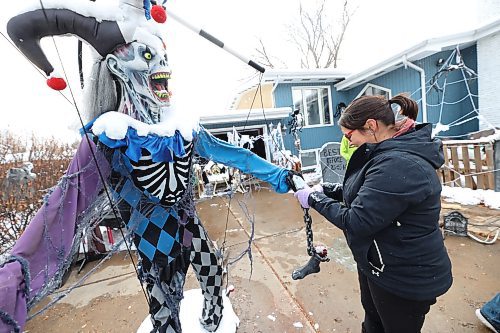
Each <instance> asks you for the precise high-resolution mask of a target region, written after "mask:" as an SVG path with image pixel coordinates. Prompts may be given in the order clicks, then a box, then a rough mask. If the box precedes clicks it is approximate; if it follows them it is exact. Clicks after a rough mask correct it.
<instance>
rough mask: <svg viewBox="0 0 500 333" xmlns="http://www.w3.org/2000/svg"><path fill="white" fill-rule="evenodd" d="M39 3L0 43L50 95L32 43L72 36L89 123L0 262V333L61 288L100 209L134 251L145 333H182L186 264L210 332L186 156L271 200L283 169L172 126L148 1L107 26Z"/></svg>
mask: <svg viewBox="0 0 500 333" xmlns="http://www.w3.org/2000/svg"><path fill="white" fill-rule="evenodd" d="M40 4H43V7H41V6H40V8H33V9H31V10H28V11H26V12H24V13H22V14H19V15H18V16H16V17H14V18H12V19H11V20H10V21H9V23H8V32H9V35H10V37H11V39H12V40H13V42H14V43H15V44H16V46H17V47H18V48H19V49H20V51H21V52H22V53H23V54H24V55H26V56H27V57H28V59H30V60H31V61H32V62H33V63H34V64H35V65H36V66H37V67H38V68H40V69H41V70H42V71H43V72H45V74H46V75H47V77H49V81H48V84H49V86H51V87H52V88H54V89H63V88H64V87H65V86H66V83H65V82H64V80H63V79H62V78H61V77H58V76H57V74H56V72H55V71H54V68H53V67H52V65H51V64H50V62H49V61H48V60H47V58H46V57H45V55H44V53H43V51H42V50H41V48H40V44H39V40H40V38H42V37H46V36H54V35H73V36H78V37H79V38H80V39H81V40H84V41H86V42H87V43H88V44H90V45H91V46H92V47H93V50H94V51H95V52H96V61H95V63H94V65H93V70H92V74H91V75H90V80H88V82H87V93H88V94H89V98H87V102H88V107H87V117H88V119H89V120H91V121H90V122H89V123H88V124H87V125H86V126H85V127H84V129H85V135H84V137H83V140H82V142H81V144H80V147H79V149H78V151H77V153H76V155H75V157H74V158H73V161H72V163H71V164H70V166H69V168H68V171H67V173H66V176H65V177H63V179H62V180H61V181H60V183H59V184H58V185H57V186H56V187H55V188H54V189H53V190H52V191H51V192H50V193H49V194H48V195H47V196H46V197H45V199H44V204H43V206H42V208H41V209H40V211H39V212H38V214H37V215H36V217H35V218H34V219H33V221H32V222H31V224H30V225H29V227H28V229H27V230H26V232H25V233H24V234H23V236H22V237H21V239H20V240H19V241H18V242H17V243H16V245H15V246H14V248H13V249H12V251H11V253H10V257H9V258H8V259H7V261H6V262H4V263H2V264H1V265H0V285H1V287H0V296H1V297H0V319H2V321H1V322H0V331H2V332H3V329H6V327H11V329H12V330H14V331H16V330H22V329H23V327H24V325H25V322H26V316H27V312H28V311H29V310H31V309H32V307H33V306H34V305H35V304H36V303H38V301H40V299H41V298H42V297H44V296H45V295H47V294H48V293H50V292H51V291H53V290H54V289H55V288H57V287H58V286H59V285H60V283H61V280H62V276H63V273H64V271H65V270H67V269H68V267H69V266H70V265H71V261H72V257H73V256H74V255H75V253H76V252H77V251H78V247H79V241H80V239H81V237H82V236H81V234H82V233H83V231H84V230H89V228H92V227H95V226H96V225H97V224H98V222H99V221H102V219H103V217H104V216H109V215H110V214H109V213H110V211H109V209H110V207H113V208H112V211H113V213H114V215H116V217H117V218H118V220H119V222H121V223H123V224H125V225H126V227H127V230H129V232H130V234H131V235H132V238H133V241H134V244H135V246H136V248H137V250H138V253H139V256H140V265H139V275H140V279H141V281H142V282H144V283H145V284H146V290H147V294H148V295H147V297H148V303H149V306H150V308H149V312H150V314H151V318H152V323H153V326H154V331H156V332H181V325H180V322H179V303H180V300H181V299H182V297H183V296H182V295H183V293H182V292H183V286H184V281H185V275H186V272H187V269H188V267H189V265H190V264H191V266H192V267H193V269H194V271H195V273H196V276H197V278H198V280H199V282H200V286H201V289H202V292H203V296H204V304H203V311H202V317H201V318H200V322H201V324H202V325H203V326H204V327H205V329H206V330H207V331H210V332H213V331H215V330H216V329H217V327H218V325H219V323H220V321H221V317H222V310H223V300H222V293H223V289H222V288H223V286H222V266H221V258H220V257H219V256H218V255H217V254H216V253H217V252H216V249H215V248H214V246H213V243H212V242H211V241H210V240H209V238H208V235H207V233H206V231H205V229H204V227H203V226H202V224H201V222H200V221H199V219H198V217H197V214H196V211H195V207H194V201H193V190H192V181H191V180H192V176H193V172H192V164H193V162H192V161H193V154H195V153H197V154H199V155H200V156H202V157H204V158H206V159H209V160H213V161H215V162H217V163H222V164H224V165H227V166H229V167H235V168H238V169H239V170H241V171H242V172H243V173H248V174H252V175H253V176H255V177H257V178H260V179H261V180H264V181H267V182H269V183H270V184H271V185H272V186H273V188H274V189H275V190H276V191H277V192H280V193H285V192H288V190H289V187H288V185H287V184H286V181H285V179H286V177H287V175H288V171H287V170H286V169H283V168H279V167H276V166H274V165H272V164H270V163H268V162H267V161H265V160H263V159H261V158H259V157H258V156H256V155H254V154H253V153H251V152H250V151H249V150H246V149H243V148H239V147H235V146H232V145H230V144H228V143H226V142H224V141H220V140H218V139H216V138H215V137H213V136H212V135H211V134H210V133H208V132H207V131H206V130H205V129H204V128H203V127H200V126H199V125H198V124H196V123H194V124H188V123H185V122H181V119H182V117H179V116H178V115H177V114H176V111H175V110H174V108H173V107H172V106H171V103H170V91H169V86H168V82H169V79H170V74H171V69H170V67H169V64H168V59H167V55H166V50H165V43H164V40H163V38H162V34H161V33H160V25H159V24H157V23H156V22H154V21H152V20H148V19H147V17H148V16H149V14H150V13H149V7H148V1H144V3H143V1H142V0H121V1H120V7H119V10H116V12H115V13H112V14H111V13H107V15H109V16H112V15H114V16H115V17H114V19H113V18H110V17H103V15H102V14H99V13H102V12H103V11H102V9H100V8H99V4H98V3H94V2H88V1H83V0H82V1H77V0H73V1H69V2H67V3H66V2H61V1H57V2H56V1H54V2H53V3H52V2H50V3H49V2H48V1H43V2H40ZM63 4H64V5H63ZM143 7H144V8H146V10H144V8H143ZM145 12H146V14H145ZM182 112H188V111H186V110H183V111H182ZM87 138H89V140H88V139H87ZM110 200H111V201H112V203H111V204H110V202H109V201H110ZM103 207H108V210H106V209H104V208H103ZM1 325H3V326H1Z"/></svg>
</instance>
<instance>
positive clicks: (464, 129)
mask: <svg viewBox="0 0 500 333" xmlns="http://www.w3.org/2000/svg"><path fill="white" fill-rule="evenodd" d="M451 53H452V51H446V52H440V53H436V54H434V55H432V56H429V57H427V58H425V59H422V60H420V61H417V62H415V64H416V65H417V66H420V67H422V68H424V69H425V72H426V80H427V91H428V92H427V117H428V121H429V122H431V123H434V124H435V123H438V122H439V121H440V117H441V121H440V122H441V123H442V124H445V125H446V124H449V123H451V122H452V121H454V120H457V119H460V118H462V117H463V119H471V118H474V117H475V116H476V115H477V114H476V113H475V112H473V110H474V109H475V108H474V105H475V107H476V108H477V106H478V99H477V94H478V84H477V81H478V80H477V79H475V80H467V84H468V86H469V89H470V92H471V94H472V95H475V96H472V101H471V98H469V97H467V96H468V92H467V85H466V82H465V81H464V78H463V76H462V72H461V71H460V70H455V71H452V72H449V73H448V75H447V77H446V79H447V82H448V84H447V85H446V90H445V92H444V99H443V92H440V91H438V90H436V89H430V90H429V82H430V80H431V79H432V76H433V75H434V74H435V73H436V72H437V71H438V70H439V66H436V63H437V61H438V59H444V60H446V59H448V57H449V56H450V54H451ZM461 54H462V57H463V60H464V63H465V65H466V66H467V67H469V68H471V69H472V70H474V71H475V72H476V73H477V50H476V45H473V46H471V47H468V48H466V49H464V50H461ZM452 63H453V64H454V63H455V59H453V62H452ZM444 78H445V76H442V77H441V79H440V80H439V81H438V82H439V84H440V86H441V87H442V86H443V83H444ZM450 83H451V84H450ZM457 101H460V102H458V103H457ZM441 102H444V103H443V107H442V112H441V106H440V104H441ZM471 112H472V113H471ZM478 129H479V122H478V120H477V119H474V120H471V121H468V122H465V123H463V124H462V125H459V126H454V127H451V128H450V130H449V131H447V132H441V133H439V134H438V135H440V136H458V135H464V134H466V133H470V132H473V131H477V130H478Z"/></svg>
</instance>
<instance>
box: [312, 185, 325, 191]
mask: <svg viewBox="0 0 500 333" xmlns="http://www.w3.org/2000/svg"><path fill="white" fill-rule="evenodd" d="M313 191H314V192H319V193H323V192H324V190H323V186H321V184H316V185H314V186H313Z"/></svg>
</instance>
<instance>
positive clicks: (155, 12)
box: [151, 5, 167, 23]
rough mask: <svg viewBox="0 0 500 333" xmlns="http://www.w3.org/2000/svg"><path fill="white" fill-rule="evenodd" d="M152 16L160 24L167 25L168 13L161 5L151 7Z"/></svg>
mask: <svg viewBox="0 0 500 333" xmlns="http://www.w3.org/2000/svg"><path fill="white" fill-rule="evenodd" d="M151 16H152V17H153V19H154V20H155V21H156V22H158V23H165V21H166V20H167V12H166V11H165V8H163V7H162V6H160V5H154V6H153V7H151Z"/></svg>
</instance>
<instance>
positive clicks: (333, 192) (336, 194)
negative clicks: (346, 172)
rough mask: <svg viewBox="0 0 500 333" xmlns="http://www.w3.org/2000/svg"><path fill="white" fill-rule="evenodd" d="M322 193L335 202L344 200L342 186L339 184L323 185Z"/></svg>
mask: <svg viewBox="0 0 500 333" xmlns="http://www.w3.org/2000/svg"><path fill="white" fill-rule="evenodd" d="M323 193H325V195H326V196H327V197H329V198H331V199H333V200H335V201H343V200H344V197H343V195H344V191H343V189H342V184H339V183H323Z"/></svg>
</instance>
